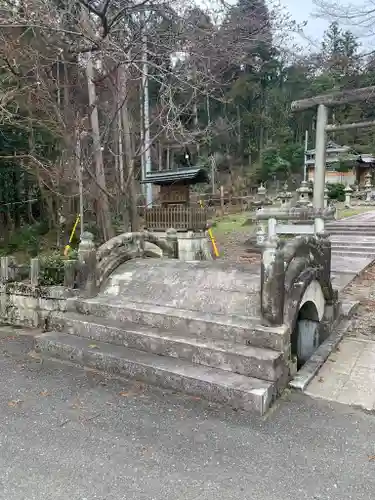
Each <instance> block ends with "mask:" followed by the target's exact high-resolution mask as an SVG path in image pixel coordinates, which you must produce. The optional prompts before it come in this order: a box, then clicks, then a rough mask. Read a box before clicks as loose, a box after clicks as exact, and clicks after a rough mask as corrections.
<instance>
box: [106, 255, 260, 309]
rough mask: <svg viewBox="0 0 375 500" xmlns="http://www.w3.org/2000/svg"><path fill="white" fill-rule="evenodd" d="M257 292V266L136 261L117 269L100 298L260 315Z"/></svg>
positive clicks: (157, 260)
mask: <svg viewBox="0 0 375 500" xmlns="http://www.w3.org/2000/svg"><path fill="white" fill-rule="evenodd" d="M114 282H115V285H114ZM259 290H260V270H259V266H254V265H240V264H235V263H227V262H218V261H216V262H207V261H197V262H181V261H171V260H163V259H144V260H140V259H138V260H132V261H130V262H127V263H126V264H125V265H123V266H120V267H119V268H118V270H117V271H116V273H115V274H114V276H113V277H112V278H111V280H110V282H109V284H108V285H107V286H106V287H105V288H104V290H103V292H102V293H101V294H100V296H102V295H112V296H118V297H121V298H122V299H123V300H131V301H134V302H141V303H148V304H157V305H165V306H168V307H177V308H181V307H182V308H184V309H188V310H195V311H204V312H211V313H212V314H224V315H227V314H233V315H236V314H239V315H249V316H259V313H260V295H259Z"/></svg>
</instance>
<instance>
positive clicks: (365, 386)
mask: <svg viewBox="0 0 375 500" xmlns="http://www.w3.org/2000/svg"><path fill="white" fill-rule="evenodd" d="M305 392H306V394H309V395H310V396H313V397H316V398H321V399H327V400H329V401H336V402H338V403H343V404H348V405H351V406H357V407H361V408H363V409H365V410H369V411H373V410H375V342H372V341H364V340H358V339H351V338H345V339H343V340H342V342H341V343H340V344H339V346H338V349H337V350H336V351H335V352H333V353H332V354H331V355H330V356H329V358H328V359H327V362H326V363H325V364H324V365H323V366H322V368H321V369H320V370H319V372H318V373H317V375H316V377H315V378H314V380H313V381H312V382H311V384H310V385H309V386H308V388H307V390H306V391H305Z"/></svg>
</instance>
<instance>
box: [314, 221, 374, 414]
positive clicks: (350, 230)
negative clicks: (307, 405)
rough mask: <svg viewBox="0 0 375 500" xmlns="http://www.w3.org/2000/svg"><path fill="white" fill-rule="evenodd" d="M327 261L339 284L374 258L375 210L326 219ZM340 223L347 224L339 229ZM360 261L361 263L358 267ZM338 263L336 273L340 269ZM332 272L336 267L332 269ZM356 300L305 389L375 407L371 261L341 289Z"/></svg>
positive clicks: (358, 404) (317, 393)
mask: <svg viewBox="0 0 375 500" xmlns="http://www.w3.org/2000/svg"><path fill="white" fill-rule="evenodd" d="M333 226H334V227H335V231H334V234H333V235H332V236H331V240H332V250H333V253H332V266H333V268H334V269H335V271H336V275H337V276H338V278H337V279H339V280H341V285H342V287H343V286H345V282H347V281H348V280H351V279H353V278H354V277H355V275H356V274H357V273H358V272H359V271H361V270H362V269H363V268H364V267H366V266H368V265H369V264H370V263H371V262H372V261H373V260H374V258H375V212H369V213H365V214H361V215H356V216H353V217H351V218H349V219H346V220H343V221H339V222H337V223H334V224H331V227H333ZM340 227H343V228H346V229H344V231H343V232H342V233H340V229H339V228H340ZM360 267H362V269H360ZM340 269H341V274H340ZM334 275H335V273H334ZM343 296H344V297H345V298H347V299H349V300H359V301H360V303H361V306H360V308H359V310H358V312H357V314H356V316H355V317H354V318H353V319H352V321H351V323H350V325H349V328H348V330H347V334H346V337H344V339H343V340H342V341H341V343H340V344H339V346H338V348H337V350H336V351H335V352H333V353H332V354H331V355H330V356H329V357H328V359H327V361H326V363H325V364H324V365H323V366H322V368H321V369H320V370H319V372H318V373H317V375H316V376H315V378H314V379H313V380H312V382H311V383H310V384H309V386H308V387H307V389H306V391H305V393H306V394H309V395H310V396H313V397H316V398H321V399H326V400H330V401H336V402H338V403H344V404H348V405H352V406H358V407H361V408H364V409H366V410H369V411H373V410H375V335H374V331H375V301H374V298H375V271H374V267H373V266H372V267H371V268H369V269H368V270H366V271H365V272H363V273H362V275H361V276H360V277H358V278H357V279H356V280H355V281H354V282H353V283H352V284H351V285H350V286H349V287H347V288H346V289H345V291H344V292H343Z"/></svg>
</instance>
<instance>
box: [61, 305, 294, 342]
mask: <svg viewBox="0 0 375 500" xmlns="http://www.w3.org/2000/svg"><path fill="white" fill-rule="evenodd" d="M69 308H70V310H71V311H74V312H79V313H81V314H90V315H93V316H96V317H100V318H110V319H112V320H114V321H119V322H121V323H122V322H129V321H131V322H132V323H137V324H141V325H147V326H152V327H156V328H162V329H163V330H168V331H179V332H180V334H183V335H185V334H188V335H191V336H193V337H195V338H199V339H206V340H207V339H208V340H212V339H217V340H218V339H219V340H228V341H231V342H242V343H248V344H251V345H252V346H254V347H264V348H270V349H274V350H276V351H281V352H284V351H285V349H287V347H288V345H289V341H290V338H289V337H290V335H289V331H288V329H287V328H286V327H284V326H282V327H264V326H262V325H261V324H260V322H259V318H252V317H249V316H239V315H236V316H233V315H227V316H224V315H213V314H210V313H205V312H201V311H189V310H186V309H180V308H175V307H167V306H159V305H156V304H146V303H144V304H141V303H139V302H130V301H128V302H126V301H124V300H122V299H121V298H119V299H117V300H116V299H115V298H113V297H96V298H94V299H85V300H73V301H71V302H69Z"/></svg>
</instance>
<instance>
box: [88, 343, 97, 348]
mask: <svg viewBox="0 0 375 500" xmlns="http://www.w3.org/2000/svg"><path fill="white" fill-rule="evenodd" d="M89 349H99V347H98V346H97V345H96V344H90V345H89Z"/></svg>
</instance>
